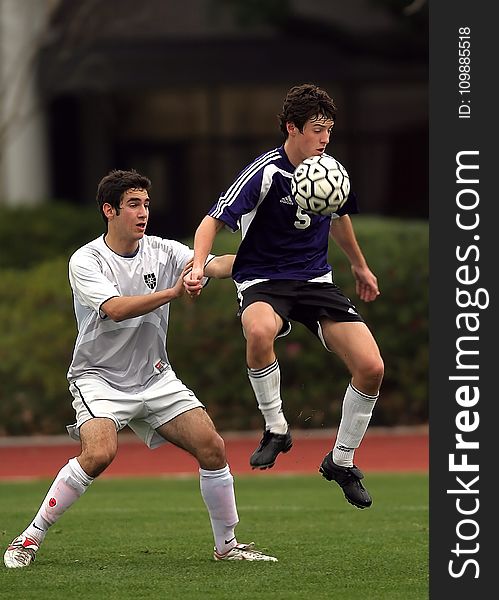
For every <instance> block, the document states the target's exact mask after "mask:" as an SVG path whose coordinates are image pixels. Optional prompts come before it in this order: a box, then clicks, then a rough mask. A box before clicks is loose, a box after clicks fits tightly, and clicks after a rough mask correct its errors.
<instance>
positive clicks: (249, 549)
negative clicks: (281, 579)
mask: <svg viewBox="0 0 499 600" xmlns="http://www.w3.org/2000/svg"><path fill="white" fill-rule="evenodd" d="M213 558H214V559H215V560H266V561H268V562H278V561H277V558H275V556H268V555H267V554H263V552H260V551H259V550H255V544H254V542H250V543H249V544H236V545H235V546H234V547H233V548H231V549H230V550H228V551H227V552H225V554H220V553H219V552H218V551H217V549H216V548H215V549H214V552H213Z"/></svg>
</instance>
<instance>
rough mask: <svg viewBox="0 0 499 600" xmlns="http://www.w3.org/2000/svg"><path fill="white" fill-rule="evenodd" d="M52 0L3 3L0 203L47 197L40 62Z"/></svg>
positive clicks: (0, 7) (0, 15) (2, 0)
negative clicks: (38, 78)
mask: <svg viewBox="0 0 499 600" xmlns="http://www.w3.org/2000/svg"><path fill="white" fill-rule="evenodd" d="M50 4H51V2H50V1H47V0H0V204H10V205H20V204H37V203H39V202H42V201H44V200H47V199H48V195H49V174H48V158H47V154H48V147H47V132H46V123H45V114H44V107H43V106H42V105H41V102H40V98H39V94H38V92H37V87H36V81H35V63H36V58H37V53H38V50H39V47H40V42H41V39H42V35H43V31H44V28H45V25H46V21H47V17H48V14H49V8H50Z"/></svg>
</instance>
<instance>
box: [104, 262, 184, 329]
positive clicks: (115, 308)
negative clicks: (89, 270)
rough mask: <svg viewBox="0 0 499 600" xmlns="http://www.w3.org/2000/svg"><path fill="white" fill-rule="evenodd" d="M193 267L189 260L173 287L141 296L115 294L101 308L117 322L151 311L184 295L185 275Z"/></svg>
mask: <svg viewBox="0 0 499 600" xmlns="http://www.w3.org/2000/svg"><path fill="white" fill-rule="evenodd" d="M191 267H192V261H189V262H188V263H187V264H186V265H185V267H184V269H183V271H182V273H181V274H180V276H179V278H178V279H177V281H176V283H175V285H174V286H173V287H171V288H167V289H166V290H159V291H157V292H153V293H152V294H145V295H140V296H115V297H113V298H109V300H106V301H105V302H103V304H102V306H101V310H102V312H103V313H105V314H106V315H107V316H108V317H109V318H110V319H112V320H113V321H116V322H119V321H124V320H126V319H133V318H134V317H140V316H141V315H145V314H147V313H150V312H152V311H153V310H156V309H157V308H159V307H160V306H163V304H166V303H167V302H170V301H171V300H174V299H175V298H179V297H180V296H182V294H183V293H184V277H185V275H186V273H187V272H188V271H189V270H190V269H191Z"/></svg>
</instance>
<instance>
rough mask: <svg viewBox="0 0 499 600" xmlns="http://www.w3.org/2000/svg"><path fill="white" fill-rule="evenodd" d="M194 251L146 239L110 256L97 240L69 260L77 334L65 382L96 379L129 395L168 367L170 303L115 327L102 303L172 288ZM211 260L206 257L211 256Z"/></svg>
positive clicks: (105, 247)
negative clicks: (133, 251) (128, 250)
mask: <svg viewBox="0 0 499 600" xmlns="http://www.w3.org/2000/svg"><path fill="white" fill-rule="evenodd" d="M192 256H193V250H191V249H190V248H189V247H188V246H185V245H184V244H181V243H180V242H177V241H174V240H166V239H162V238H159V237H155V236H148V235H145V236H144V237H143V238H142V240H141V241H140V243H139V249H138V252H137V253H136V254H135V255H134V256H130V257H127V256H120V255H119V254H116V253H115V252H113V251H112V250H111V249H110V248H109V247H108V246H107V245H106V243H105V242H104V236H101V237H99V238H97V239H95V240H93V241H92V242H89V243H88V244H86V245H85V246H82V247H81V248H80V249H79V250H77V251H76V252H75V253H74V254H73V255H72V256H71V258H70V260H69V281H70V284H71V288H72V291H73V299H74V310H75V315H76V321H77V325H78V336H77V339H76V343H75V348H74V352H73V360H72V362H71V365H70V367H69V370H68V374H67V376H68V380H69V381H74V380H76V379H77V378H79V377H82V376H85V375H91V376H97V377H100V378H102V379H104V380H105V381H107V382H108V383H109V384H110V385H111V386H113V387H115V388H117V389H119V390H123V391H129V392H132V393H133V392H135V391H138V390H139V389H141V388H143V387H144V386H145V387H148V386H149V385H152V384H153V383H154V382H155V381H156V380H157V376H158V375H159V374H160V373H162V372H163V371H164V370H165V369H167V368H170V363H169V360H168V356H167V352H166V335H167V330H168V315H169V309H170V306H169V303H168V304H165V305H163V306H161V307H160V308H157V309H156V310H154V311H152V312H150V313H148V314H145V315H142V316H140V317H135V318H132V319H126V320H124V321H121V322H120V323H116V322H114V321H113V320H112V319H109V318H108V317H107V316H106V315H105V314H104V313H103V312H102V311H101V310H100V307H101V306H102V304H103V303H104V302H105V301H106V300H109V298H112V297H116V296H136V295H143V294H150V293H152V292H154V291H156V290H161V289H166V288H171V287H173V286H174V285H175V282H176V281H177V280H178V278H179V276H180V274H181V272H182V269H183V268H184V266H185V264H186V263H187V262H188V261H189V260H190V259H191V258H192ZM210 257H211V256H210Z"/></svg>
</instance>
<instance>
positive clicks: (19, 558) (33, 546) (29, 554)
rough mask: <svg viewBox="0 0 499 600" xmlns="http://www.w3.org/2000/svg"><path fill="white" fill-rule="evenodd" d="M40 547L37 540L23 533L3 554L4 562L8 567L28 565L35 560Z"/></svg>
mask: <svg viewBox="0 0 499 600" xmlns="http://www.w3.org/2000/svg"><path fill="white" fill-rule="evenodd" d="M39 547H40V544H39V543H38V542H37V541H36V540H34V539H32V538H29V537H28V536H26V535H23V534H21V535H20V536H18V537H16V539H15V540H12V542H11V543H10V545H9V547H8V548H7V550H6V551H5V554H4V555H3V562H4V563H5V566H6V567H7V568H8V569H20V568H23V567H28V566H29V565H30V564H31V563H32V562H33V561H34V560H35V556H36V553H37V552H38V548H39Z"/></svg>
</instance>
